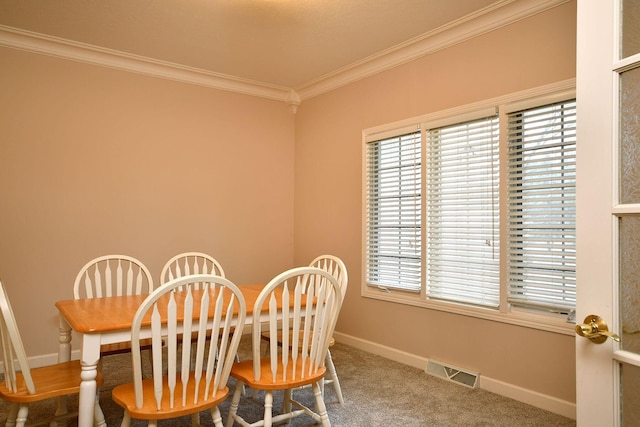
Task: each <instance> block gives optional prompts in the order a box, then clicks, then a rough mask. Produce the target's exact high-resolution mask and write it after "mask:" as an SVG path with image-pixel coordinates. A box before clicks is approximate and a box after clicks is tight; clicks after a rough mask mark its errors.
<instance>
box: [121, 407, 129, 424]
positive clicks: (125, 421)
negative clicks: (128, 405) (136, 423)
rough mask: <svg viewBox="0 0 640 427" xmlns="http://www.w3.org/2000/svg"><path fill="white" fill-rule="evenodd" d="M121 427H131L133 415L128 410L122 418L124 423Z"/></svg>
mask: <svg viewBox="0 0 640 427" xmlns="http://www.w3.org/2000/svg"><path fill="white" fill-rule="evenodd" d="M120 427H131V415H129V412H127V411H126V410H125V411H124V416H123V417H122V423H121V424H120Z"/></svg>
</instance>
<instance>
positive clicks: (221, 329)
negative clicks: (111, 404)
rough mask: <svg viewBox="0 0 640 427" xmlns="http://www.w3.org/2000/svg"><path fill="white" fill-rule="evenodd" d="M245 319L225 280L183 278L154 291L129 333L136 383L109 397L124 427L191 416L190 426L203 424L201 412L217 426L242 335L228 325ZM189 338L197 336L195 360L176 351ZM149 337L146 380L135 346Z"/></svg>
mask: <svg viewBox="0 0 640 427" xmlns="http://www.w3.org/2000/svg"><path fill="white" fill-rule="evenodd" d="M178 307H180V308H178ZM245 317H246V303H245V300H244V297H243V295H242V293H241V291H240V289H239V288H238V287H237V286H236V285H235V284H233V283H232V282H230V281H229V280H228V279H225V278H224V277H220V276H214V275H209V274H200V275H190V276H184V277H181V278H176V279H174V280H171V281H169V282H167V283H164V284H163V285H161V286H160V287H158V289H156V290H155V291H153V292H152V293H151V294H150V295H149V296H148V297H147V298H146V299H145V300H144V302H143V303H142V304H141V306H140V307H139V308H138V310H137V311H136V314H135V315H134V318H133V324H132V326H131V343H132V361H133V382H131V383H127V384H122V385H119V386H116V387H115V388H114V389H113V391H112V393H111V396H112V398H113V400H114V401H115V402H116V403H117V404H118V405H120V406H122V407H123V408H124V410H125V413H124V418H123V420H122V426H124V427H127V426H130V425H131V420H132V419H142V420H148V422H149V425H150V426H156V425H157V423H158V420H163V419H170V418H178V417H182V416H185V415H189V414H190V415H191V423H192V425H193V426H194V427H195V426H199V425H200V424H199V412H201V411H205V410H209V411H210V413H211V417H212V418H213V424H214V425H215V426H216V427H222V426H223V424H222V418H221V415H220V411H219V410H218V405H219V404H220V403H222V402H224V400H225V399H226V398H227V396H228V394H229V389H228V387H227V380H228V378H229V371H230V369H231V365H232V364H233V361H234V357H235V354H236V352H237V349H238V345H239V344H240V338H241V335H242V329H241V328H235V329H233V326H234V325H235V324H244V321H245ZM149 328H150V331H149ZM186 331H196V333H197V343H196V346H195V350H194V351H195V358H193V357H192V355H191V352H192V347H191V346H188V345H186V346H181V345H179V343H180V335H181V334H183V333H185V332H186ZM148 334H151V341H152V344H151V346H152V355H153V363H152V367H153V368H152V371H153V373H152V377H151V378H147V379H145V378H143V376H142V364H141V362H140V343H141V341H142V340H143V336H144V337H146V336H147V335H148ZM210 337H219V339H217V340H215V339H214V340H211V339H210ZM193 359H195V364H192V360H193Z"/></svg>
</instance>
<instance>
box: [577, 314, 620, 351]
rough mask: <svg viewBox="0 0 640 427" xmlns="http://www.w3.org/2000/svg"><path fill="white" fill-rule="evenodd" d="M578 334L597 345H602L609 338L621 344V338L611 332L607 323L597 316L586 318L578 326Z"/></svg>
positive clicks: (592, 315)
mask: <svg viewBox="0 0 640 427" xmlns="http://www.w3.org/2000/svg"><path fill="white" fill-rule="evenodd" d="M576 334H578V335H580V336H581V337H585V338H589V339H590V340H591V342H593V343H595V344H602V343H603V342H605V341H606V340H607V338H611V339H612V340H614V341H617V342H620V337H619V336H618V335H617V334H614V333H613V332H609V328H608V327H607V324H606V323H605V321H604V320H602V318H601V317H600V316H598V315H596V314H590V315H588V316H587V317H585V318H584V323H581V324H579V325H576Z"/></svg>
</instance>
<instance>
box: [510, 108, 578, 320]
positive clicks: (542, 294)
mask: <svg viewBox="0 0 640 427" xmlns="http://www.w3.org/2000/svg"><path fill="white" fill-rule="evenodd" d="M508 118H509V119H508V147H509V154H508V173H507V179H508V251H507V252H508V259H507V270H508V300H509V302H510V303H511V304H513V305H516V306H525V307H528V308H542V309H546V310H551V311H554V312H561V313H566V312H569V311H570V310H573V309H574V308H575V296H576V293H575V291H576V283H575V214H576V211H575V208H576V205H575V185H576V162H575V157H576V103H575V101H569V102H562V103H557V104H552V105H546V106H543V107H538V108H532V109H528V110H524V111H519V112H514V113H511V114H509V116H508Z"/></svg>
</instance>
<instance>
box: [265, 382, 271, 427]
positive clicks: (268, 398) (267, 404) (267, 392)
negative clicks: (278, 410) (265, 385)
mask: <svg viewBox="0 0 640 427" xmlns="http://www.w3.org/2000/svg"><path fill="white" fill-rule="evenodd" d="M271 417H273V392H272V391H271V390H265V393H264V427H271V423H272V421H271Z"/></svg>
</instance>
